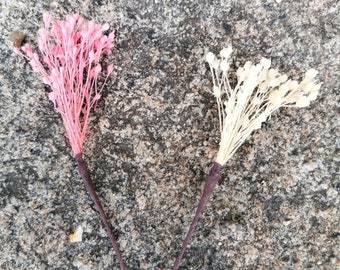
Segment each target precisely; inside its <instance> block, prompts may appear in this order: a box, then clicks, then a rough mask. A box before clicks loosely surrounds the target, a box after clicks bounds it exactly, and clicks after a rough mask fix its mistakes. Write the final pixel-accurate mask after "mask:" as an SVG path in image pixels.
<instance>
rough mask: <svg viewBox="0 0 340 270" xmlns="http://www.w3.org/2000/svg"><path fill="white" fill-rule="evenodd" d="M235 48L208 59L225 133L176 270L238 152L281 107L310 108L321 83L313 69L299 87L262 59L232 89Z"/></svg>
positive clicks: (248, 64)
mask: <svg viewBox="0 0 340 270" xmlns="http://www.w3.org/2000/svg"><path fill="white" fill-rule="evenodd" d="M231 53H232V48H231V46H229V47H228V48H224V49H222V50H221V51H220V58H217V57H216V56H215V55H214V54H213V53H211V52H209V53H208V54H207V55H206V61H207V62H208V64H209V66H210V70H211V74H212V79H213V94H214V96H215V98H216V101H217V108H218V115H219V116H218V117H219V124H220V131H221V141H220V147H219V150H218V153H217V157H216V160H215V162H214V164H213V166H212V168H211V169H210V172H209V175H208V177H207V178H206V181H205V186H204V189H203V193H202V197H201V200H200V202H199V205H198V207H197V210H196V214H195V216H194V218H193V220H192V223H191V225H190V228H189V230H188V232H187V235H186V237H185V239H184V241H183V244H182V247H181V250H180V253H179V255H178V257H177V259H176V261H175V264H174V267H173V269H174V270H177V269H178V268H179V265H180V263H181V260H182V257H183V255H184V252H185V250H186V248H187V245H188V243H189V241H190V238H191V236H192V234H193V232H194V230H195V227H196V225H197V222H198V219H199V218H200V216H201V215H202V212H203V211H204V209H205V207H206V205H207V203H208V200H209V198H210V196H211V194H212V192H213V190H214V188H215V186H216V183H217V181H218V179H219V178H220V172H221V168H222V166H223V165H225V164H226V162H227V161H228V160H229V159H230V158H231V157H232V156H233V154H234V153H235V152H236V151H237V149H238V148H239V147H240V146H241V145H242V144H243V143H244V141H245V140H247V138H249V136H250V135H251V134H252V132H253V131H255V130H256V129H259V128H261V124H262V123H263V122H265V121H266V120H267V118H268V117H270V115H271V114H272V113H273V112H274V111H276V110H278V109H279V108H281V107H298V108H300V107H306V106H308V105H309V104H310V102H311V101H313V100H315V99H316V97H317V95H318V93H319V90H320V87H321V83H319V84H316V83H315V81H314V79H315V77H316V75H317V71H316V70H314V69H310V70H308V71H307V72H306V75H305V77H304V79H303V80H302V81H301V82H300V83H299V82H297V81H293V80H288V77H287V75H280V74H279V72H278V71H277V70H275V69H272V68H270V60H269V59H266V58H262V59H261V61H260V63H259V64H257V65H254V64H252V63H251V62H246V63H245V65H244V66H243V67H240V68H238V70H237V84H236V86H235V87H234V88H231V86H230V82H229V79H228V71H229V58H230V55H231Z"/></svg>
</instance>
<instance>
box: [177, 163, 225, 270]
mask: <svg viewBox="0 0 340 270" xmlns="http://www.w3.org/2000/svg"><path fill="white" fill-rule="evenodd" d="M221 168H222V166H221V164H219V163H217V162H214V164H213V166H212V167H211V169H210V172H209V175H208V176H207V178H206V180H205V185H204V189H203V194H202V197H201V200H200V202H199V204H198V206H197V209H196V213H195V216H194V218H193V220H192V222H191V225H190V228H189V231H188V232H187V235H186V237H185V239H184V241H183V244H182V248H181V251H180V253H179V254H178V256H177V259H176V261H175V264H174V266H173V268H172V269H173V270H177V269H178V268H179V266H180V264H181V261H182V258H183V255H184V252H185V250H186V248H187V246H188V244H189V241H190V238H191V236H192V234H193V233H194V231H195V227H196V225H197V222H198V220H199V218H200V217H201V215H202V213H203V211H204V209H205V207H206V206H207V203H208V201H209V198H210V196H211V194H212V193H213V191H214V188H215V186H216V183H217V181H218V179H219V178H220V176H221V174H220V173H221Z"/></svg>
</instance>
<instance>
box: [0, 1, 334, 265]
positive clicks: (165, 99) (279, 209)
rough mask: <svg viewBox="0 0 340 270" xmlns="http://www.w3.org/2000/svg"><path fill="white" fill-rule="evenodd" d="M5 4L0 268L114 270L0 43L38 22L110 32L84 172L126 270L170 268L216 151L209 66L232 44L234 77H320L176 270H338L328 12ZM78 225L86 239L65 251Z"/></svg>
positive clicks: (224, 185) (35, 86)
mask: <svg viewBox="0 0 340 270" xmlns="http://www.w3.org/2000/svg"><path fill="white" fill-rule="evenodd" d="M78 2H82V4H78ZM207 2H209V3H207ZM251 2H252V3H251ZM0 5H1V6H0V12H1V16H0V29H1V37H0V39H1V44H0V52H1V54H0V55H1V62H0V87H1V89H0V123H1V126H0V149H1V158H0V160H1V162H0V166H1V167H0V254H1V255H0V268H1V269H39V270H40V269H82V270H85V269H86V270H87V269H117V262H116V258H115V256H114V252H113V249H112V248H111V246H110V243H109V240H108V238H107V236H106V233H105V231H104V229H103V226H102V224H101V221H100V219H99V216H98V213H97V212H96V211H95V210H94V207H93V204H92V202H91V200H90V198H89V196H88V194H87V193H86V191H85V187H84V185H83V183H82V181H81V179H80V177H79V174H78V172H77V169H76V166H75V161H74V158H73V156H72V153H71V149H70V147H69V145H68V143H67V140H66V138H65V136H64V129H63V126H62V123H61V119H60V117H59V115H57V113H56V112H55V111H54V110H53V105H52V104H51V102H49V101H48V99H47V93H48V91H49V89H48V88H47V87H45V86H44V84H43V83H42V81H41V79H40V78H39V76H38V74H35V73H33V72H32V70H31V68H30V66H29V65H28V64H27V62H26V61H25V60H24V59H23V58H21V57H19V56H17V55H15V54H14V53H13V52H12V51H11V48H10V46H9V44H8V42H7V41H6V40H7V36H8V35H9V33H10V32H11V31H13V30H21V31H23V32H25V33H26V34H27V38H26V40H27V41H28V42H33V43H36V41H37V39H36V35H37V31H38V29H39V27H40V26H41V25H42V13H43V12H44V11H46V10H48V11H50V12H51V13H52V14H53V16H54V17H56V18H58V19H61V18H64V16H65V15H66V14H68V13H74V12H79V13H80V14H81V15H83V16H84V17H86V18H93V19H95V20H96V21H97V22H100V23H102V22H109V23H110V25H111V27H112V28H113V29H115V30H116V35H117V36H116V48H115V50H114V55H113V56H112V57H111V58H110V60H111V61H112V62H113V63H114V65H115V74H114V75H113V76H112V78H111V81H110V82H109V84H108V85H107V87H106V88H105V90H104V98H103V99H102V100H101V101H100V102H99V104H98V106H97V110H96V112H95V114H93V121H92V134H91V136H90V137H89V139H88V140H87V142H86V150H85V158H86V160H87V162H88V165H89V167H90V171H91V174H92V177H93V180H94V183H95V186H96V190H97V191H98V193H99V196H100V198H101V199H102V202H103V204H104V206H105V209H106V210H107V212H108V214H109V217H110V221H111V223H112V225H113V228H114V229H115V233H116V235H117V237H118V241H119V245H120V248H121V251H122V253H123V256H124V258H125V260H126V263H127V266H128V269H156V267H161V268H162V269H170V268H171V266H172V264H173V262H174V260H175V258H176V255H177V253H178V251H179V248H180V244H181V241H182V239H183V238H184V235H185V233H186V231H187V227H188V225H189V223H190V221H191V219H192V217H193V214H194V209H195V207H196V205H197V202H198V200H199V197H200V195H201V189H202V187H203V181H204V177H205V174H206V173H207V171H208V170H209V167H210V165H211V163H212V161H213V159H214V156H215V155H216V153H217V147H218V140H219V132H218V121H217V114H216V110H217V108H216V105H215V101H214V98H213V96H212V95H211V93H210V91H211V86H212V82H211V80H210V74H209V70H208V67H207V65H206V63H205V62H204V55H205V53H206V52H208V51H209V50H211V51H213V52H215V53H216V52H218V51H219V50H220V49H221V48H222V47H223V46H227V45H228V44H230V43H232V45H233V47H234V49H235V51H234V53H233V58H234V60H235V62H234V67H237V66H238V65H240V64H243V63H244V62H245V61H247V60H253V61H255V60H256V61H257V60H259V59H260V58H261V56H265V57H270V58H271V59H272V62H273V66H274V67H278V68H279V70H280V71H281V72H284V73H287V74H289V75H290V76H291V77H293V78H300V77H301V76H302V75H303V73H304V72H305V71H306V70H307V69H308V68H316V69H318V70H319V71H320V75H319V79H320V81H322V82H323V87H322V94H321V96H320V97H319V98H318V100H317V101H316V102H314V103H313V104H312V106H310V107H308V108H303V109H283V110H281V111H280V113H277V114H275V115H274V116H273V117H272V118H271V119H270V120H269V121H268V123H267V124H265V126H264V127H263V128H262V130H260V131H258V132H256V134H254V135H253V136H252V138H251V139H250V140H249V141H248V142H247V143H246V144H245V145H244V146H243V147H242V148H241V149H240V150H239V151H238V152H237V153H236V154H235V156H234V157H233V158H232V159H231V160H230V161H229V162H228V166H227V167H225V168H224V170H223V175H222V179H221V181H220V183H219V185H218V187H217V189H216V190H215V193H214V195H213V197H212V198H211V200H210V203H209V206H208V209H206V212H205V214H204V216H203V218H202V219H201V220H200V222H199V225H198V228H197V231H196V233H195V234H194V237H193V239H192V241H191V244H190V246H189V248H188V250H187V252H186V254H185V257H184V260H183V263H182V267H181V269H213V270H215V269H216V270H220V269H221V270H223V269H336V268H337V267H339V253H338V252H339V231H340V229H339V189H340V184H339V170H338V167H339V63H340V57H339V51H340V50H339V49H340V46H339V12H340V10H339V4H337V1H335V0H328V1H321V0H319V1H308V0H303V1H300V0H299V1H288V0H282V1H273V0H268V1H246V0H240V1H223V0H222V1H203V0H199V1H162V0H159V1H141V0H140V1H109V0H100V1H99V0H97V1H94V0H86V1H75V0H67V1H66V0H65V1H52V0H49V1H41V0H35V1H32V0H25V1H23V0H16V1H11V0H1V2H0ZM78 225H82V226H83V228H84V240H83V242H81V243H70V242H69V239H68V236H69V234H70V233H72V232H73V231H74V229H75V228H76V227H77V226H78Z"/></svg>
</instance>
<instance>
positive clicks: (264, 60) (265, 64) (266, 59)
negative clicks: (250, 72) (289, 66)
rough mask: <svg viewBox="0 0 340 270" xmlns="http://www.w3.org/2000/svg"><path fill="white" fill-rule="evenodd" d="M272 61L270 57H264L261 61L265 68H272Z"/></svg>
mask: <svg viewBox="0 0 340 270" xmlns="http://www.w3.org/2000/svg"><path fill="white" fill-rule="evenodd" d="M270 62H271V61H270V59H268V58H264V57H263V58H262V59H261V61H260V63H261V65H262V66H263V68H264V69H269V68H270V64H271V63H270Z"/></svg>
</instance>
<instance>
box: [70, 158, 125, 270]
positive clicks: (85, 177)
mask: <svg viewBox="0 0 340 270" xmlns="http://www.w3.org/2000/svg"><path fill="white" fill-rule="evenodd" d="M76 161H77V165H78V170H79V173H80V175H81V177H82V179H83V181H84V184H85V186H86V189H87V191H88V192H89V193H90V196H91V198H92V200H93V202H94V204H95V206H96V208H97V210H98V211H99V215H100V218H101V220H102V221H103V223H104V226H105V229H106V232H107V234H108V236H109V238H110V240H111V244H112V246H113V249H114V251H115V253H116V256H117V259H118V262H119V266H120V269H121V270H125V269H126V268H125V264H124V261H123V257H122V255H121V253H120V251H119V247H118V244H117V241H116V239H115V236H114V235H113V232H112V229H111V226H110V223H109V222H108V219H107V217H106V214H105V211H104V209H103V206H102V204H101V202H100V200H99V197H98V196H97V193H96V192H95V190H94V186H93V184H92V180H91V177H90V175H89V173H88V170H87V166H86V163H85V161H84V160H83V158H82V154H81V153H80V154H77V155H76Z"/></svg>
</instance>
